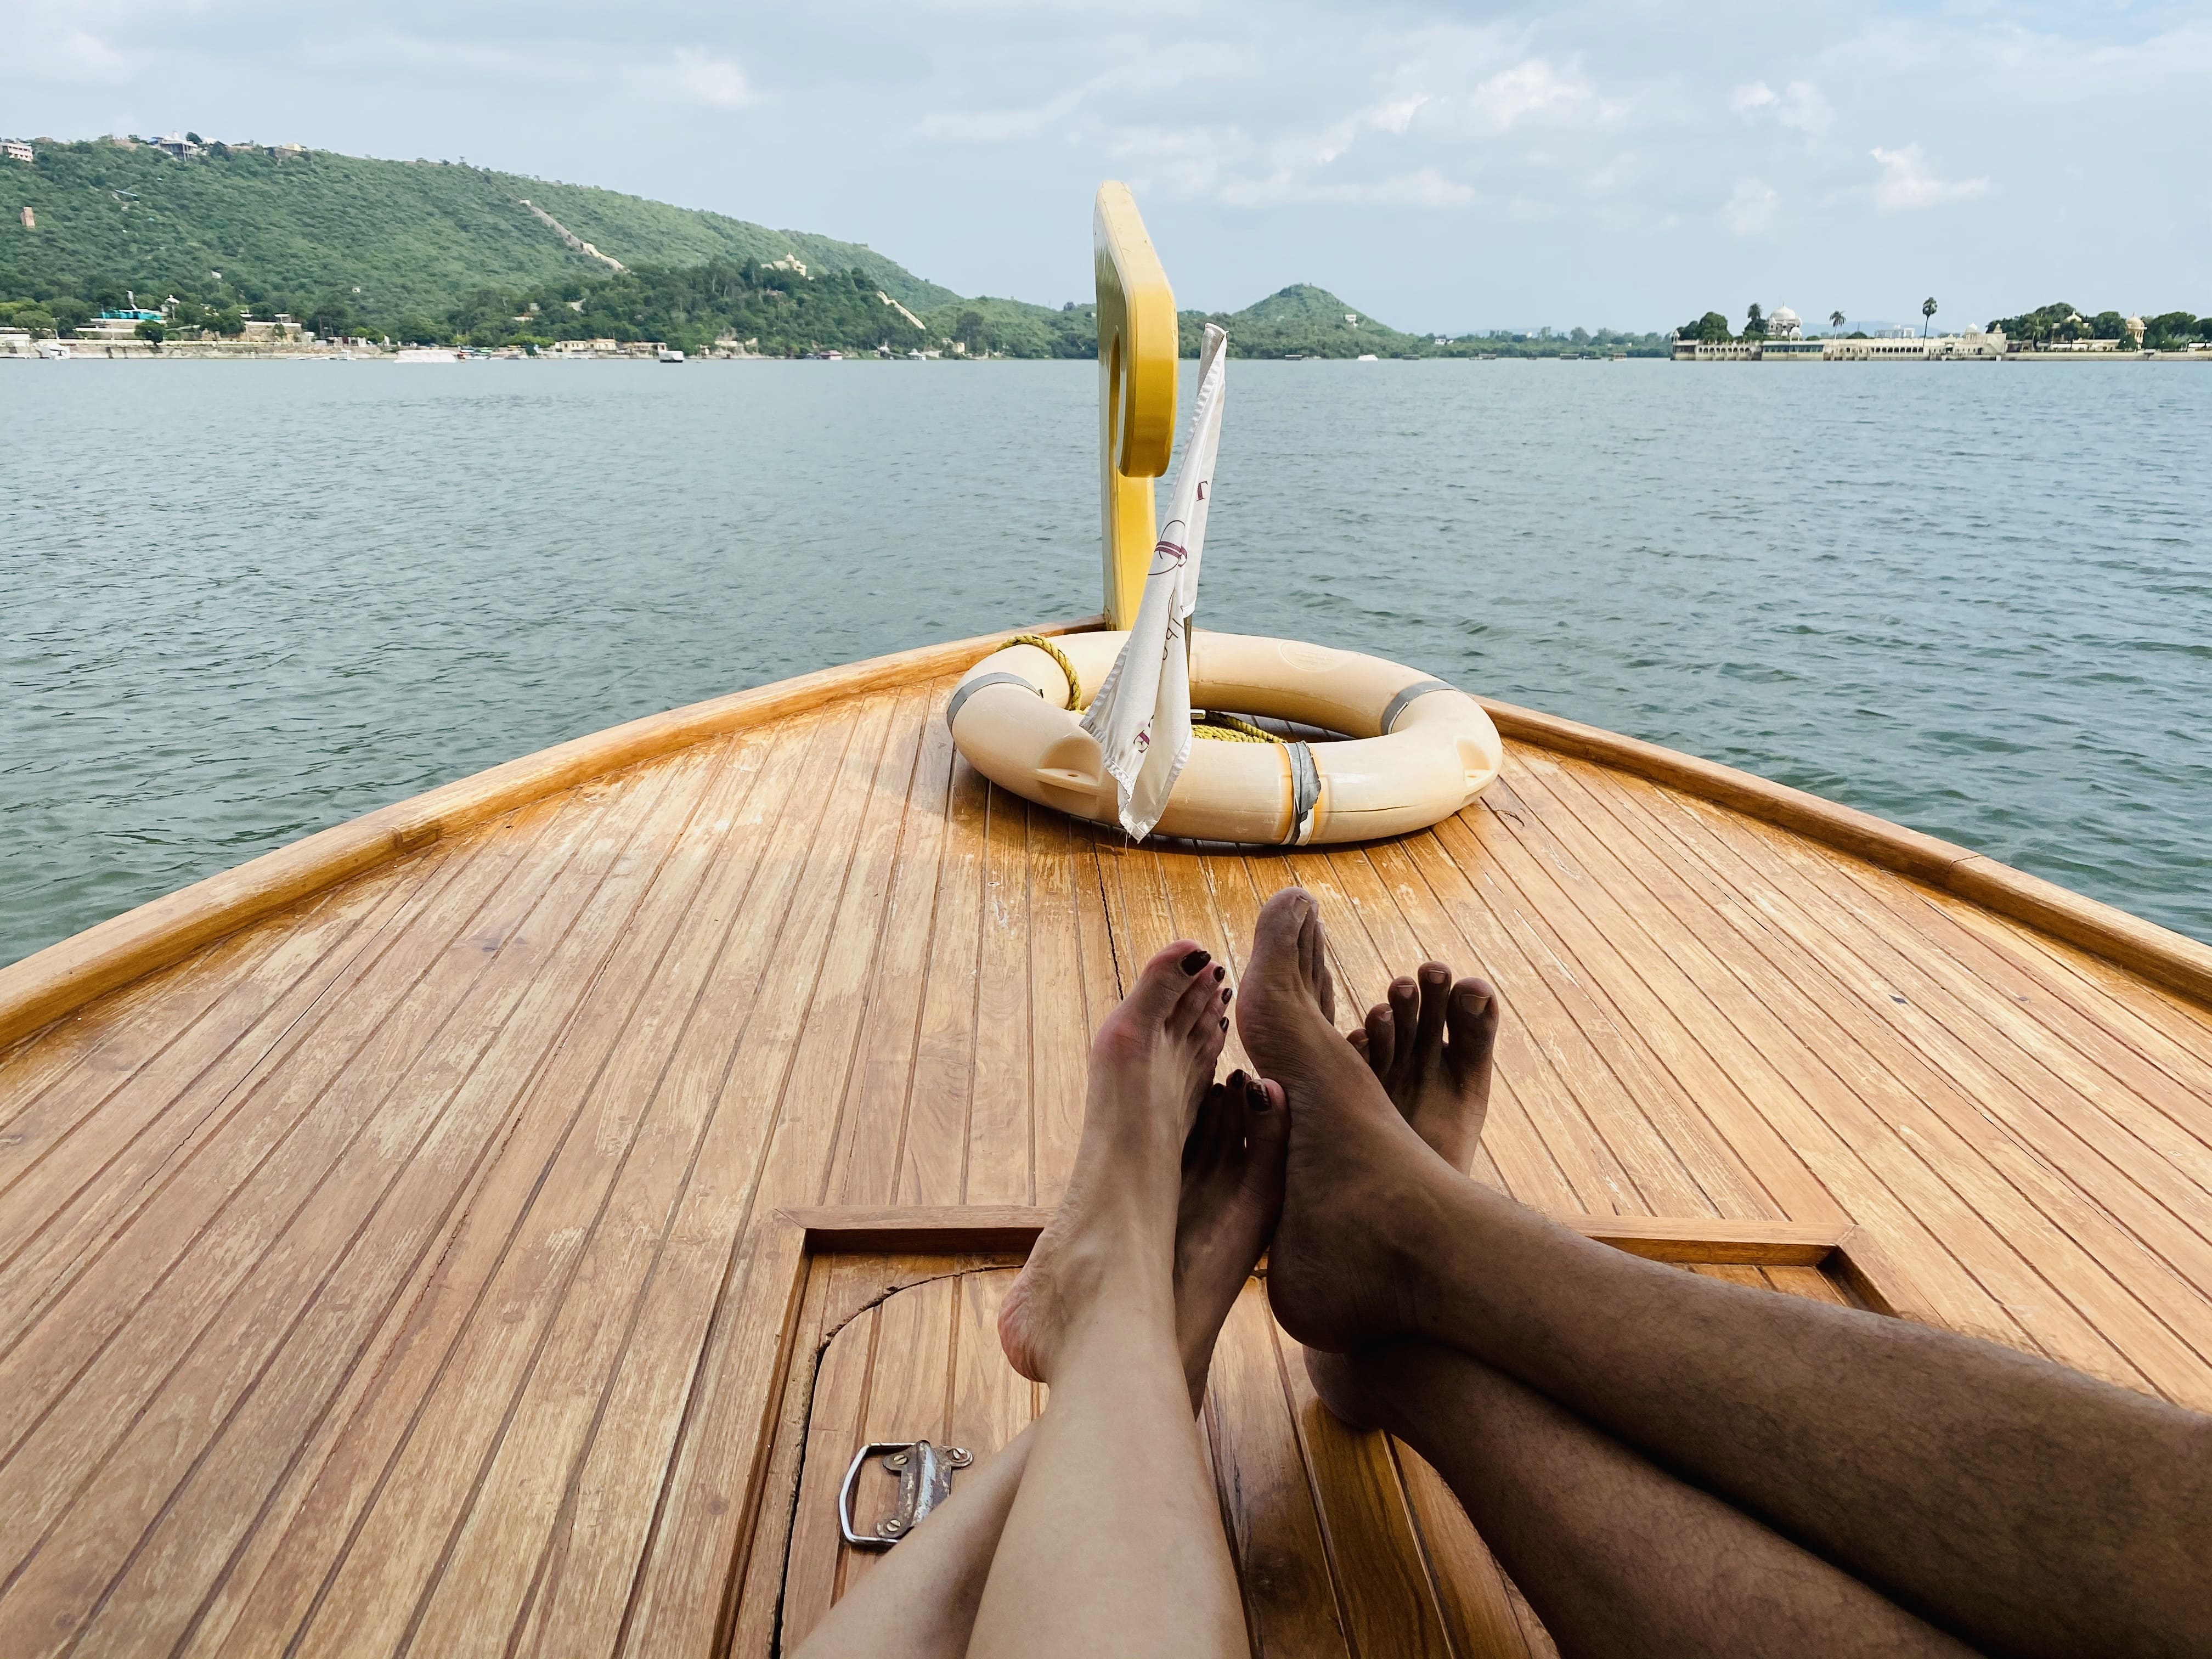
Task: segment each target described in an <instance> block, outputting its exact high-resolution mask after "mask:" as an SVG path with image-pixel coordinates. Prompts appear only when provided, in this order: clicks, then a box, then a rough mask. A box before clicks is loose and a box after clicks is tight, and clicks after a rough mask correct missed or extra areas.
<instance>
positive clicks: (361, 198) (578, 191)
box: [0, 141, 958, 332]
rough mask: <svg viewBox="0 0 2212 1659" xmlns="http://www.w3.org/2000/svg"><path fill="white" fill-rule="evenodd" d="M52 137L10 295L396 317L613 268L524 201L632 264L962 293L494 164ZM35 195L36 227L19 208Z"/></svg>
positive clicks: (843, 248) (848, 257)
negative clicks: (745, 270) (858, 280)
mask: <svg viewBox="0 0 2212 1659" xmlns="http://www.w3.org/2000/svg"><path fill="white" fill-rule="evenodd" d="M37 149H38V160H37V161H36V162H35V163H33V164H32V165H30V166H25V165H23V164H22V163H21V162H11V163H0V192H3V193H4V194H0V210H4V214H5V216H4V218H0V294H4V295H7V296H9V297H40V298H47V297H64V296H73V297H76V298H78V299H81V300H83V301H88V302H93V303H95V304H97V303H100V302H103V301H106V302H112V303H120V301H121V298H122V293H123V291H125V290H129V291H134V292H136V293H137V294H138V295H139V296H140V298H141V299H142V300H145V299H148V298H151V299H153V300H155V301H159V300H160V298H161V296H162V295H165V294H168V293H172V292H173V293H176V294H178V295H184V296H188V297H193V298H197V299H198V300H200V301H202V302H204V303H206V304H209V305H222V304H225V303H240V302H242V303H243V304H245V305H246V306H247V307H252V308H254V309H255V310H256V311H257V313H259V314H267V313H269V312H270V311H276V310H284V311H289V312H290V313H293V314H294V315H295V316H301V317H305V316H307V314H309V313H311V312H313V311H315V310H317V309H321V310H323V311H324V312H325V313H332V312H335V311H340V310H342V311H344V312H346V313H349V315H350V317H351V318H352V319H354V320H355V321H356V324H357V325H359V326H361V327H368V326H372V325H376V326H381V327H383V328H385V329H386V330H387V331H390V330H392V329H394V328H395V327H397V326H398V325H404V324H405V323H407V322H410V321H418V320H435V319H443V318H444V317H445V316H446V315H447V313H448V312H450V311H451V310H452V309H453V307H455V306H456V305H457V304H459V303H460V302H461V301H462V300H463V299H464V297H465V296H466V295H470V294H471V293H473V292H475V291H476V290H477V289H483V288H486V287H498V288H507V289H517V290H520V289H534V288H537V287H539V286H542V285H544V284H549V283H560V282H562V281H564V280H567V279H570V278H583V279H592V278H599V277H603V276H606V275H609V274H611V273H610V268H609V267H607V266H605V265H604V264H600V263H599V262H598V261H596V260H593V259H592V258H590V257H589V256H588V255H586V254H584V253H581V252H577V251H576V250H574V249H573V248H571V247H570V246H568V245H567V244H566V243H565V242H563V241H562V239H561V236H560V234H559V233H558V232H557V231H556V230H554V229H552V228H550V227H549V226H547V225H546V224H544V222H542V221H540V220H539V219H538V218H537V217H536V216H534V215H533V214H532V213H531V211H530V210H529V209H528V208H526V207H525V206H523V205H522V203H523V202H524V201H525V200H527V201H529V202H532V203H534V204H537V205H538V207H539V208H541V209H543V210H544V211H545V212H546V213H548V214H550V216H553V217H554V218H556V219H557V220H559V221H560V222H562V224H563V225H565V226H566V227H567V228H568V229H569V230H570V231H572V232H574V234H575V235H576V236H577V237H578V238H579V239H580V240H584V241H588V242H591V243H593V244H595V245H596V246H598V247H599V249H600V251H601V252H604V253H605V254H607V255H608V256H610V257H611V258H614V259H617V260H619V261H620V262H621V263H622V264H625V265H629V266H633V267H639V266H647V265H697V264H705V263H707V262H708V261H709V260H723V261H727V262H731V263H737V262H741V261H744V260H747V259H750V260H753V261H755V262H757V263H759V264H768V263H769V262H772V261H775V260H777V259H784V258H794V257H795V258H798V259H799V261H801V262H803V263H804V264H805V265H806V266H807V268H808V270H810V271H811V270H816V269H823V270H837V271H846V270H860V271H862V272H863V273H865V274H866V276H867V277H868V278H869V280H870V281H871V282H872V283H873V284H874V285H875V286H876V287H878V288H881V289H883V290H884V292H885V293H887V294H890V295H891V296H892V297H893V298H895V299H896V300H898V301H901V302H902V304H905V305H907V306H908V307H917V308H918V307H924V306H937V305H941V304H943V303H944V302H945V301H949V300H952V299H956V298H957V297H958V296H957V295H954V294H953V293H952V292H951V289H945V288H940V287H939V286H938V285H937V284H936V283H928V282H924V281H923V280H922V279H921V278H920V277H918V276H915V275H914V274H913V273H912V272H911V271H909V270H906V269H905V268H904V267H903V266H902V265H900V264H897V263H896V261H894V260H890V259H887V258H884V256H883V255H881V254H879V253H877V252H874V251H873V250H872V249H870V248H866V247H863V246H860V245H859V244H857V243H853V242H841V241H838V240H835V239H834V238H831V237H827V236H817V235H812V234H806V233H804V232H798V231H783V230H771V229H769V228H766V227H765V226H762V225H755V224H748V223H747V222H744V220H741V219H732V218H727V217H725V216H722V215H720V214H718V213H707V212H702V211H699V210H693V209H689V208H678V207H671V206H669V205H668V204H665V203H661V202H650V201H647V200H645V199H643V198H642V197H635V196H625V195H623V194H621V193H619V192H618V191H611V190H595V189H592V188H588V187H586V186H583V185H561V184H549V183H547V182H546V181H544V179H526V178H524V177H522V176H520V175H519V174H516V173H495V172H492V171H490V170H489V169H488V168H482V167H462V166H455V165H449V164H447V163H444V162H435V161H373V160H369V159H368V158H365V157H361V156H353V155H333V154H329V153H325V152H315V151H311V152H309V153H307V154H306V155H299V156H294V157H289V158H286V159H282V160H280V159H279V158H278V157H277V156H276V155H274V154H273V153H271V152H270V151H268V150H247V151H227V150H225V149H222V148H221V147H219V146H218V147H216V148H214V149H210V151H209V152H208V153H207V154H206V155H198V156H193V157H190V158H186V159H182V160H179V159H173V158H172V157H170V156H168V155H164V154H162V153H161V151H159V150H156V149H151V148H150V147H148V146H144V145H139V146H136V147H133V148H129V149H125V148H124V147H122V146H120V145H118V144H114V143H106V142H104V141H103V142H96V143H75V144H52V145H49V144H45V143H41V144H40V145H39V146H38V147H37ZM24 207H28V208H30V209H31V210H33V215H34V216H35V217H36V220H37V227H36V228H35V229H32V228H25V227H24V226H23V225H22V224H21V216H20V210H21V209H22V208H24ZM216 272H220V273H221V276H216V275H214V273H216ZM110 295H112V301H111V300H110ZM331 331H333V332H336V331H341V330H331Z"/></svg>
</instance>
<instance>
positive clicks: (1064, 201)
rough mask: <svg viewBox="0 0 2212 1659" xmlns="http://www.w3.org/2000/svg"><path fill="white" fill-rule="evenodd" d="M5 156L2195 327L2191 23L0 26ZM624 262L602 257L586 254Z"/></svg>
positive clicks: (965, 286) (2050, 18)
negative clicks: (452, 163) (1118, 227)
mask: <svg viewBox="0 0 2212 1659" xmlns="http://www.w3.org/2000/svg"><path fill="white" fill-rule="evenodd" d="M9 11H10V13H12V14H13V15H15V18H16V19H17V20H19V21H17V22H16V23H15V26H14V27H11V29H10V31H9V33H10V36H11V40H10V46H11V51H10V59H11V61H10V64H9V77H8V84H7V88H6V91H5V93H4V94H0V127H4V128H6V129H7V130H8V131H9V135H10V136H22V137H31V136H40V135H52V136H53V137H64V138H70V137H93V136H94V135H97V134H100V133H105V132H110V131H119V132H137V133H143V134H147V135H153V134H155V133H161V132H167V131H172V130H177V131H184V130H191V131H197V132H199V133H201V134H203V135H204V136H205V137H210V138H252V139H256V140H258V141H260V142H262V143H277V142H282V141H284V140H296V141H298V142H300V143H305V144H307V145H310V146H311V147H314V148H318V149H337V150H343V151H348V152H350V153H354V154H358V155H382V156H392V157H399V158H412V157H416V156H422V157H426V158H430V159H438V160H459V159H461V158H464V157H465V158H466V159H467V160H469V161H472V162H475V163H477V164H479V165H483V166H488V167H499V168H502V169H507V170H510V171H513V172H517V173H533V174H537V175H539V176H541V177H544V178H549V179H565V180H568V181H570V182H574V183H579V184H594V185H606V186H609V187H611V188H613V189H617V190H623V191H633V192H635V193H636V194H639V195H642V196H649V197H656V198H659V199H660V200H664V201H669V202H675V203H678V204H683V205H684V206H688V207H702V208H711V209H714V210H716V211H719V212H722V213H727V214H732V215H734V216H738V217H739V218H744V219H750V220H755V221H757V222H763V223H766V224H769V225H775V226H780V227H785V228H794V229H803V230H812V231H818V232H822V233H824V234H830V235H836V236H841V237H845V238H848V239H849V240H854V241H860V242H866V243H867V244H868V245H869V246H872V247H873V248H876V249H877V250H878V251H879V252H884V253H886V254H889V255H890V256H891V257H892V258H896V259H897V260H898V261H900V262H901V263H902V264H905V265H906V266H908V268H909V269H910V270H914V271H915V272H916V273H917V274H919V275H921V276H927V277H930V278H932V279H933V280H935V281H938V282H940V283H945V285H946V286H948V287H951V288H953V289H958V290H959V291H960V292H962V293H965V294H994V295H1014V296H1017V297H1019V298H1022V299H1026V300H1035V301H1043V302H1046V303H1049V304H1058V303H1060V302H1061V301H1066V300H1070V299H1085V298H1088V297H1089V296H1090V293H1091V274H1090V273H1091V264H1090V257H1091V256H1090V234H1089V219H1090V203H1091V194H1092V192H1093V191H1094V190H1095V189H1096V188H1097V184H1098V182H1099V181H1100V180H1101V179H1109V178H1118V179H1123V180H1125V181H1127V183H1128V184H1129V185H1130V186H1131V187H1132V188H1133V190H1134V191H1135V192H1136V195H1137V200H1138V203H1139V206H1140V208H1141V209H1142V210H1143V212H1144V214H1145V216H1146V222H1147V223H1148V225H1149V226H1150V228H1151V229H1152V236H1153V240H1154V241H1155V243H1156V244H1157V245H1158V247H1159V249H1160V252H1161V255H1162V258H1163V259H1164V262H1165V264H1166V266H1167V270H1168V273H1169V276H1170V279H1171V280H1172V281H1173V283H1175V286H1176V298H1177V301H1178V303H1179V304H1182V305H1183V306H1187V307H1188V306H1195V307H1203V308H1206V309H1220V310H1234V309H1237V308H1238V307H1243V306H1244V305H1247V304H1249V303H1250V302H1252V301H1255V300H1256V299H1258V298H1260V297H1261V296H1262V295H1266V294H1268V293H1272V292H1273V291H1274V290H1275V289H1279V288H1281V287H1283V286H1284V285H1285V284H1287V283H1294V282H1309V283H1318V284H1320V285H1322V287H1325V288H1328V289H1332V290H1334V292H1336V293H1338V294H1340V295H1342V296H1343V297H1344V298H1345V299H1346V301H1349V302H1350V303H1352V305H1354V306H1356V307H1360V308H1362V309H1364V310H1367V311H1369V312H1370V313H1371V314H1373V315H1374V316H1376V318H1378V319H1381V320H1382V321H1383V322H1386V323H1389V324H1393V325H1396V326H1399V327H1401V328H1407V329H1421V330H1436V331H1450V332H1460V331H1468V330H1477V329H1487V328H1498V327H1510V328H1534V327H1537V326H1540V325H1550V326H1553V327H1555V328H1559V329H1562V330H1564V329H1565V328H1568V327H1571V326H1573V325H1584V326H1588V327H1593V328H1595V327H1598V326H1601V325H1604V326H1612V327H1616V328H1632V329H1665V328H1668V327H1671V326H1673V325H1675V324H1678V323H1680V322H1682V321H1684V320H1686V319H1690V318H1693V317H1696V316H1698V315H1699V314H1701V313H1704V312H1705V311H1707V310H1709V309H1711V310H1719V311H1722V312H1723V313H1728V314H1729V316H1731V317H1732V318H1735V319H1739V320H1740V319H1741V317H1742V315H1743V313H1744V310H1745V307H1747V305H1748V304H1750V303H1753V302H1757V303H1759V304H1760V305H1761V306H1763V307H1765V309H1767V310H1769V311H1771V310H1773V309H1774V308H1775V307H1778V306H1780V305H1784V304H1786V305H1789V306H1790V307H1794V308H1795V309H1796V310H1797V311H1798V312H1800V313H1802V315H1803V316H1805V317H1806V318H1807V319H1808V321H1811V320H1822V321H1825V319H1826V318H1827V316H1828V315H1829V313H1831V312H1833V311H1841V312H1843V313H1844V315H1845V316H1846V317H1847V318H1850V319H1855V320H1860V321H1875V320H1884V321H1903V320H1905V319H1912V320H1913V321H1915V322H1917V319H1918V313H1919V309H1920V301H1922V299H1923V297H1927V296H1929V295H1933V296H1935V297H1936V299H1937V301H1938V303H1939V305H1940V306H1941V311H1940V313H1939V314H1938V317H1937V323H1938V325H1939V326H1940V325H1951V326H1963V325H1967V324H1971V323H1980V322H1985V321H1987V320H1988V319H1990V318H1991V317H1994V316H1997V315H2002V314H2006V313H2015V312H2019V311H2021V310H2024V309H2027V308H2028V307H2033V306H2037V305H2041V304H2044V303H2045V302H2047V301H2052V300H2061V299H2063V300H2065V301H2069V302H2070V303H2072V304H2075V305H2076V306H2078V307H2081V309H2083V310H2084V311H2096V310H2102V309H2105V308H2107V307H2113V308H2118V309H2119V310H2122V311H2124V312H2125V311H2139V312H2141V313H2144V314H2146V315H2149V314H2154V313H2157V312H2160V311H2167V310H2175V309H2179V310H2186V311H2191V312H2195V313H2203V312H2207V311H2212V185H2208V182H2207V181H2208V178H2212V174H2208V172H2207V161H2208V158H2212V0H2199V3H2195V4H2172V3H2145V4H2135V3H2128V0H2106V3H2096V0H2084V3H2063V0H2045V3H2036V0H2027V3H2012V0H1958V3H1953V4H1940V5H1893V6H1874V5H1865V4H1843V3H1832V0H1804V3H1801V4H1798V5H1795V6H1789V5H1780V6H1759V7H1756V8H1754V7H1751V6H1747V5H1745V4H1742V3H1741V0H1698V3H1688V0H1569V3H1563V4H1558V5H1553V6H1547V7H1543V8H1541V9H1539V8H1535V7H1533V6H1528V5H1521V6H1515V5H1507V4H1496V5H1492V4H1480V3H1475V4H1447V3H1435V4H1422V3H1403V4H1374V5H1349V4H1331V3H1322V0H1309V3H1303V4H1300V3H1284V4H1258V3H1246V0H1225V3H1218V4H1194V3H1188V0H1186V3H1165V0H1117V3H1115V4H1112V5H1076V4H1072V3H1066V0H835V3H823V4H815V5H805V6H778V7H765V6H760V5H757V4H738V5H728V4H721V5H708V4H703V3H699V0H627V3H624V4H623V5H619V6H609V5H606V4H605V3H595V4H592V5H580V4H576V3H574V0H531V3H529V4H527V5H523V4H517V3H511V0H509V3H501V0H356V3H355V4H353V5H350V6H347V7H343V8H321V7H303V6H301V5H299V4H297V3H296V0H288V3H284V4H276V3H267V0H261V3H254V0H182V3H179V0H161V3H159V4H155V3H150V0H110V3H107V4H106V5H104V6H103V7H101V8H100V9H98V10H97V11H94V9H90V8H88V7H86V6H84V5H83V4H82V0H11V4H10V6H9ZM617 252H619V250H617Z"/></svg>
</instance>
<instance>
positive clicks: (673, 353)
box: [660, 346, 684, 363]
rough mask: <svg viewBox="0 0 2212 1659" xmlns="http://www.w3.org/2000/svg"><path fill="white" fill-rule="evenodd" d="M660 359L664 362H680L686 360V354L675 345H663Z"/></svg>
mask: <svg viewBox="0 0 2212 1659" xmlns="http://www.w3.org/2000/svg"><path fill="white" fill-rule="evenodd" d="M660 361H661V362H664V363H680V362H683V361H684V354H683V353H682V352H680V351H678V349H676V348H675V347H674V346H663V347H661V348H660Z"/></svg>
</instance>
